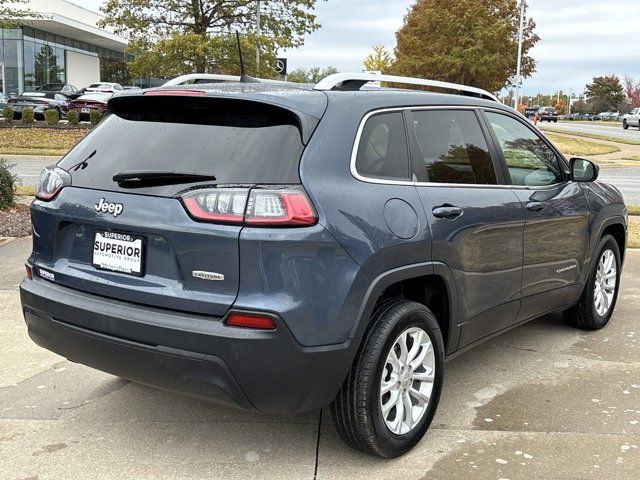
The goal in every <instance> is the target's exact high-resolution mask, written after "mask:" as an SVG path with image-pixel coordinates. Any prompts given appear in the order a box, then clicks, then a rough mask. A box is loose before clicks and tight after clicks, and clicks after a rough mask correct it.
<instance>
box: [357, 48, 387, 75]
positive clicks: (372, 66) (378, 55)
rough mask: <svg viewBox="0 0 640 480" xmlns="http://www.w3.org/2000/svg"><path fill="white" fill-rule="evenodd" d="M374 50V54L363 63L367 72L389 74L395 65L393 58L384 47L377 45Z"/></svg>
mask: <svg viewBox="0 0 640 480" xmlns="http://www.w3.org/2000/svg"><path fill="white" fill-rule="evenodd" d="M372 48H373V52H371V53H370V54H369V56H368V57H367V58H365V59H364V61H363V62H362V63H363V65H364V68H365V70H370V71H375V72H378V71H379V72H382V73H388V72H389V69H390V68H391V64H392V63H393V57H392V56H391V54H390V53H389V52H388V51H387V49H386V48H384V45H381V44H376V45H374V46H373V47H372Z"/></svg>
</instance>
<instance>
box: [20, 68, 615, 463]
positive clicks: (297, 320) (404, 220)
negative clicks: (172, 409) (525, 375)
mask: <svg viewBox="0 0 640 480" xmlns="http://www.w3.org/2000/svg"><path fill="white" fill-rule="evenodd" d="M369 81H381V82H392V83H394V84H397V83H400V82H403V83H407V84H410V85H419V86H437V87H438V88H442V86H443V84H442V83H434V82H430V81H427V80H421V79H410V78H407V79H405V80H404V81H402V80H401V79H399V78H398V77H391V76H387V75H370V74H362V73H355V74H336V75H332V76H329V77H327V78H325V79H324V80H322V81H321V82H320V83H319V84H317V85H315V86H305V85H297V84H287V83H281V84H277V85H274V84H261V83H250V84H244V83H223V84H221V83H219V84H216V85H192V86H169V87H164V88H160V89H153V90H147V91H144V92H131V93H126V92H125V93H122V94H119V95H117V96H114V97H113V98H111V99H110V100H109V103H108V108H107V112H106V115H105V117H104V118H103V120H102V121H101V123H100V124H99V125H98V126H97V127H96V128H95V129H94V130H92V132H91V133H90V134H89V135H87V136H86V137H85V138H84V139H83V140H82V141H80V143H79V144H78V145H76V146H75V147H74V148H73V149H72V150H71V151H70V152H69V153H68V154H67V155H66V156H65V157H64V158H63V159H62V160H61V161H60V162H59V163H58V164H57V165H55V166H52V167H49V168H47V169H45V171H44V172H43V175H42V177H41V179H40V181H39V183H38V186H37V188H36V198H37V199H36V200H35V201H34V202H33V203H32V205H31V220H32V223H33V230H34V232H37V234H35V235H34V236H33V252H32V254H31V256H30V257H29V259H28V260H27V264H26V270H27V278H25V280H24V281H23V282H22V283H21V286H20V295H21V301H22V308H23V312H24V316H25V320H26V324H27V326H28V331H29V335H30V336H31V338H32V339H33V340H34V341H35V342H36V343H37V344H39V345H41V346H43V347H45V348H47V349H50V350H52V351H54V352H56V353H58V354H60V355H62V356H64V357H66V358H68V359H70V360H72V361H74V362H79V363H83V364H85V365H89V366H91V367H94V368H97V369H100V370H104V371H106V372H110V373H111V374H113V375H117V376H121V377H124V378H127V379H130V380H133V381H137V382H141V383H144V384H148V385H155V386H158V387H162V388H166V389H169V390H173V391H178V392H185V393H189V394H191V395H195V396H197V397H199V398H205V399H210V400H212V401H217V402H219V403H221V404H224V405H232V406H236V407H240V408H243V409H246V410H249V411H260V412H268V413H292V412H301V411H307V410H312V409H317V408H320V407H325V406H330V407H329V409H330V411H331V414H332V416H333V419H334V422H335V424H336V428H337V431H338V434H339V435H340V436H341V437H342V439H344V441H345V442H347V443H348V444H349V445H351V446H353V447H354V448H358V449H360V450H363V451H365V452H369V453H372V454H375V455H379V456H382V457H395V456H398V455H401V454H403V453H405V452H407V451H408V450H410V449H411V448H412V447H413V446H414V445H416V444H417V443H418V442H419V441H420V439H421V438H422V437H423V435H424V434H425V432H426V431H427V429H428V428H429V425H430V424H431V421H432V419H433V417H434V414H435V411H436V407H437V405H438V402H439V399H440V393H441V391H442V387H443V382H444V376H443V373H444V361H445V359H447V358H449V359H451V358H453V357H455V356H456V355H459V354H461V353H462V352H464V351H465V350H467V349H469V348H471V347H474V346H476V345H478V344H480V343H482V342H483V341H485V340H488V339H490V338H492V337H493V336H495V335H497V334H499V333H502V332H504V331H506V330H509V329H510V328H513V327H516V326H518V325H522V324H523V323H525V322H527V321H529V320H532V319H534V318H537V317H539V316H541V315H544V314H547V313H550V312H563V313H564V315H565V317H566V318H567V319H568V322H570V323H571V324H573V325H574V326H576V327H578V328H582V329H587V330H594V329H600V328H602V327H604V326H605V325H606V324H607V323H608V322H609V320H610V318H611V315H612V314H613V311H614V308H615V304H616V299H617V294H618V288H619V284H620V274H621V271H622V266H623V260H624V253H625V245H626V240H627V210H626V207H625V203H624V199H623V198H622V195H621V194H620V192H619V191H618V190H617V189H615V188H614V187H612V186H610V185H607V184H606V183H603V182H600V181H598V167H597V165H595V164H594V163H592V162H590V161H588V160H585V159H579V158H574V159H571V160H567V159H565V157H564V156H563V155H562V154H561V153H560V152H559V151H558V150H557V149H556V148H555V147H554V145H553V144H552V143H551V142H549V140H548V139H547V138H546V137H545V136H543V135H542V134H541V133H540V132H539V131H538V130H537V129H536V128H535V127H533V126H532V125H531V124H530V122H528V121H527V120H526V119H525V118H524V117H523V116H522V115H520V114H519V113H517V112H516V111H514V110H513V109H511V108H509V107H507V106H505V105H502V104H501V103H500V102H499V101H498V100H497V99H496V97H495V96H494V95H492V94H491V93H488V92H485V91H482V90H479V89H476V88H473V87H467V86H462V85H453V84H451V85H450V87H449V88H451V89H452V90H453V91H456V92H461V93H463V94H464V95H445V94H439V93H430V92H425V91H419V90H416V91H409V90H396V89H386V88H377V89H375V90H367V91H362V90H361V89H360V87H363V86H364V85H366V84H367V83H368V82H369ZM561 332H562V330H561V329H558V334H561ZM532 368H539V367H537V366H536V367H534V366H532ZM468 393H469V395H471V394H472V392H468Z"/></svg>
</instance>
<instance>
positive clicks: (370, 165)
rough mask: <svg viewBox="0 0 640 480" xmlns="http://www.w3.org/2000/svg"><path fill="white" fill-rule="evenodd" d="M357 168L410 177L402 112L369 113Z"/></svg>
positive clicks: (379, 175)
mask: <svg viewBox="0 0 640 480" xmlns="http://www.w3.org/2000/svg"><path fill="white" fill-rule="evenodd" d="M356 170H357V171H358V173H359V174H360V175H363V176H365V177H373V178H380V179H391V180H409V152H408V149H407V135H406V132H405V128H404V119H403V116H402V112H388V113H379V114H376V115H373V116H371V117H370V118H369V119H368V120H367V122H366V123H365V126H364V128H363V130H362V134H361V135H360V143H359V145H358V155H357V157H356Z"/></svg>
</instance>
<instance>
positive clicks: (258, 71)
mask: <svg viewBox="0 0 640 480" xmlns="http://www.w3.org/2000/svg"><path fill="white" fill-rule="evenodd" d="M256 27H257V28H256V32H257V33H258V38H257V39H256V74H257V75H260V34H261V33H262V27H261V25H260V0H258V12H257V15H256Z"/></svg>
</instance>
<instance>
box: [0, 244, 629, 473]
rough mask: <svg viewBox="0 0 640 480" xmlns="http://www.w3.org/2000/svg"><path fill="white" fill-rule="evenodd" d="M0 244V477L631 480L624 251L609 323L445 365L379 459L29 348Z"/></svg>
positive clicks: (309, 418)
mask: <svg viewBox="0 0 640 480" xmlns="http://www.w3.org/2000/svg"><path fill="white" fill-rule="evenodd" d="M29 249H30V239H22V240H17V241H14V242H12V243H9V244H6V245H4V246H3V247H0V265H2V267H3V273H2V275H1V276H0V322H1V325H0V326H1V328H2V332H3V334H2V336H0V363H1V364H2V369H0V478H2V479H26V478H31V479H35V478H38V479H39V480H44V479H102V478H108V479H132V478H135V479H152V478H153V479H159V478H171V479H174V478H177V479H200V478H202V479H205V478H206V479H218V478H220V479H222V478H224V479H235V478H238V479H240V478H241V479H248V478H269V479H273V478H283V479H289V478H293V479H312V478H318V479H340V478H350V479H352V478H362V479H376V478H380V479H395V478H397V479H402V480H407V479H419V478H424V479H443V480H445V479H473V480H481V479H499V478H508V479H511V480H515V479H554V480H569V479H612V480H614V479H615V480H617V479H625V480H637V479H638V478H639V477H640V318H639V317H638V314H637V312H638V309H639V308H640V251H637V250H636V251H629V252H628V262H627V265H626V267H625V271H624V275H623V284H622V291H621V295H620V298H619V303H618V307H617V310H616V313H615V315H614V317H613V319H612V322H611V324H610V325H609V326H608V327H607V328H606V329H604V330H602V331H599V332H581V331H578V330H575V329H573V328H571V327H569V326H567V325H566V324H564V323H563V322H562V320H561V319H560V318H559V317H558V316H555V315H553V316H547V317H545V318H542V319H540V320H537V321H534V322H532V323H529V324H528V325H525V326H523V327H520V328H517V329H515V330H512V331H511V332H508V333H506V334H504V335H502V336H500V337H498V338H496V339H494V340H492V341H490V342H488V343H486V344H484V345H483V346H480V347H478V348H476V349H475V350H472V351H470V352H468V353H466V354H464V355H463V356H461V357H459V358H457V359H456V360H453V361H451V362H449V363H448V364H447V365H446V375H445V378H446V386H445V389H444V392H443V395H442V399H441V403H440V407H439V410H438V413H437V414H436V417H435V419H434V422H433V425H432V428H431V430H430V431H429V433H428V434H427V436H426V437H425V439H424V440H423V441H422V442H421V443H420V444H419V445H418V446H417V448H416V449H415V450H414V451H412V452H411V453H409V454H407V455H405V456H404V457H402V458H399V459H396V460H393V461H383V460H379V459H375V458H372V457H369V456H366V455H363V454H360V453H358V452H355V451H353V450H351V449H349V448H348V447H346V446H345V445H344V444H343V443H342V442H341V441H340V440H339V439H338V437H337V434H336V432H335V429H334V428H333V425H332V423H331V420H330V418H329V417H330V416H329V414H328V412H327V411H326V410H325V411H323V413H322V419H321V415H320V412H317V411H315V412H310V413H306V414H302V415H289V416H269V415H259V414H250V413H244V412H240V411H235V410H231V409H226V408H221V407H218V406H216V405H211V404H207V403H204V402H200V401H197V400H193V399H190V398H186V397H183V396H181V395H177V394H173V393H167V392H164V391H159V390H155V389H153V388H149V387H145V386H142V385H136V384H134V383H131V382H127V381H124V380H121V379H118V378H115V377H112V376H110V375H107V374H104V373H101V372H98V371H95V370H92V369H90V368H87V367H84V366H82V365H77V364H73V363H71V362H68V361H66V360H65V359H64V358H61V357H58V356H57V355H54V354H52V353H50V352H47V351H46V350H43V349H41V348H39V347H37V346H36V345H35V344H33V343H32V342H31V341H30V339H29V338H28V336H27V334H26V328H25V326H24V321H23V319H22V316H21V313H20V308H19V299H18V290H17V286H16V285H17V282H18V281H19V279H20V278H21V277H22V269H23V266H22V263H23V259H24V258H26V256H27V255H28V252H29Z"/></svg>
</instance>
